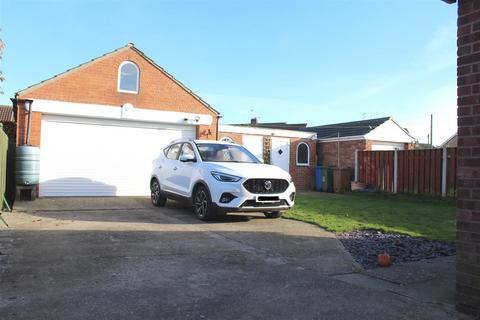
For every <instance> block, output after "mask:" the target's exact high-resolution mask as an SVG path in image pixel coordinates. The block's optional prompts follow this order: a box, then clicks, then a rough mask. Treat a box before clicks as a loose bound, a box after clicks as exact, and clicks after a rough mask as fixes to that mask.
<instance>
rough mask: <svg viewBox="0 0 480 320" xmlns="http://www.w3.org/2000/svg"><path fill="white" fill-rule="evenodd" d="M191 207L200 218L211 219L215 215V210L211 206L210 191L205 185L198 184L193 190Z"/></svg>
mask: <svg viewBox="0 0 480 320" xmlns="http://www.w3.org/2000/svg"><path fill="white" fill-rule="evenodd" d="M193 208H194V210H195V215H196V216H197V218H198V219H200V220H211V219H213V218H214V217H215V215H216V211H215V209H214V208H213V206H212V200H211V199H210V193H209V192H208V189H207V188H206V187H205V186H199V187H198V188H197V189H196V190H195V196H194V201H193Z"/></svg>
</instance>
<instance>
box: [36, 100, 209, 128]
mask: <svg viewBox="0 0 480 320" xmlns="http://www.w3.org/2000/svg"><path fill="white" fill-rule="evenodd" d="M32 111H34V112H41V113H44V114H55V115H63V116H75V117H87V118H103V119H114V120H133V121H145V122H158V123H174V124H188V125H207V126H208V125H211V124H212V120H213V119H212V116H211V115H208V114H197V113H187V112H175V111H163V110H150V109H142V108H135V107H134V106H132V105H130V104H126V105H124V106H123V107H121V106H112V105H101V104H90V103H76V102H65V101H56V100H42V99H34V100H33V103H32Z"/></svg>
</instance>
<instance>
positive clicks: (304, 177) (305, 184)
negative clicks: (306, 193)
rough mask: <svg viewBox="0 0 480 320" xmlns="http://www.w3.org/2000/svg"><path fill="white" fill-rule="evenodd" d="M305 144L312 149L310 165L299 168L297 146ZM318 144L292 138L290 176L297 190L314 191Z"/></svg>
mask: <svg viewBox="0 0 480 320" xmlns="http://www.w3.org/2000/svg"><path fill="white" fill-rule="evenodd" d="M300 142H305V143H307V144H308V146H309V147H310V165H309V166H297V146H298V144H299V143H300ZM316 155H317V143H316V142H315V141H311V140H305V139H300V138H290V175H291V176H292V179H293V182H294V183H295V187H296V188H297V190H312V189H313V187H314V183H315V166H316V165H317V159H316Z"/></svg>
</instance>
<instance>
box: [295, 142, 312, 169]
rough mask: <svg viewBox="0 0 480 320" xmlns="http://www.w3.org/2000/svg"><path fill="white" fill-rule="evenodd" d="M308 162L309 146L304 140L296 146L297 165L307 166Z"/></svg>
mask: <svg viewBox="0 0 480 320" xmlns="http://www.w3.org/2000/svg"><path fill="white" fill-rule="evenodd" d="M309 164H310V147H309V146H308V144H306V143H305V142H300V143H299V144H298V146H297V166H308V165H309Z"/></svg>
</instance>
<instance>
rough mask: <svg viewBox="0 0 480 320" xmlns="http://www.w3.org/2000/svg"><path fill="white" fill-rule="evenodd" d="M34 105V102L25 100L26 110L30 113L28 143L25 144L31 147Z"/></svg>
mask: <svg viewBox="0 0 480 320" xmlns="http://www.w3.org/2000/svg"><path fill="white" fill-rule="evenodd" d="M32 103H33V100H25V101H24V106H25V109H27V111H28V123H27V141H26V142H25V144H26V145H27V146H29V145H30V131H31V127H32Z"/></svg>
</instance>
